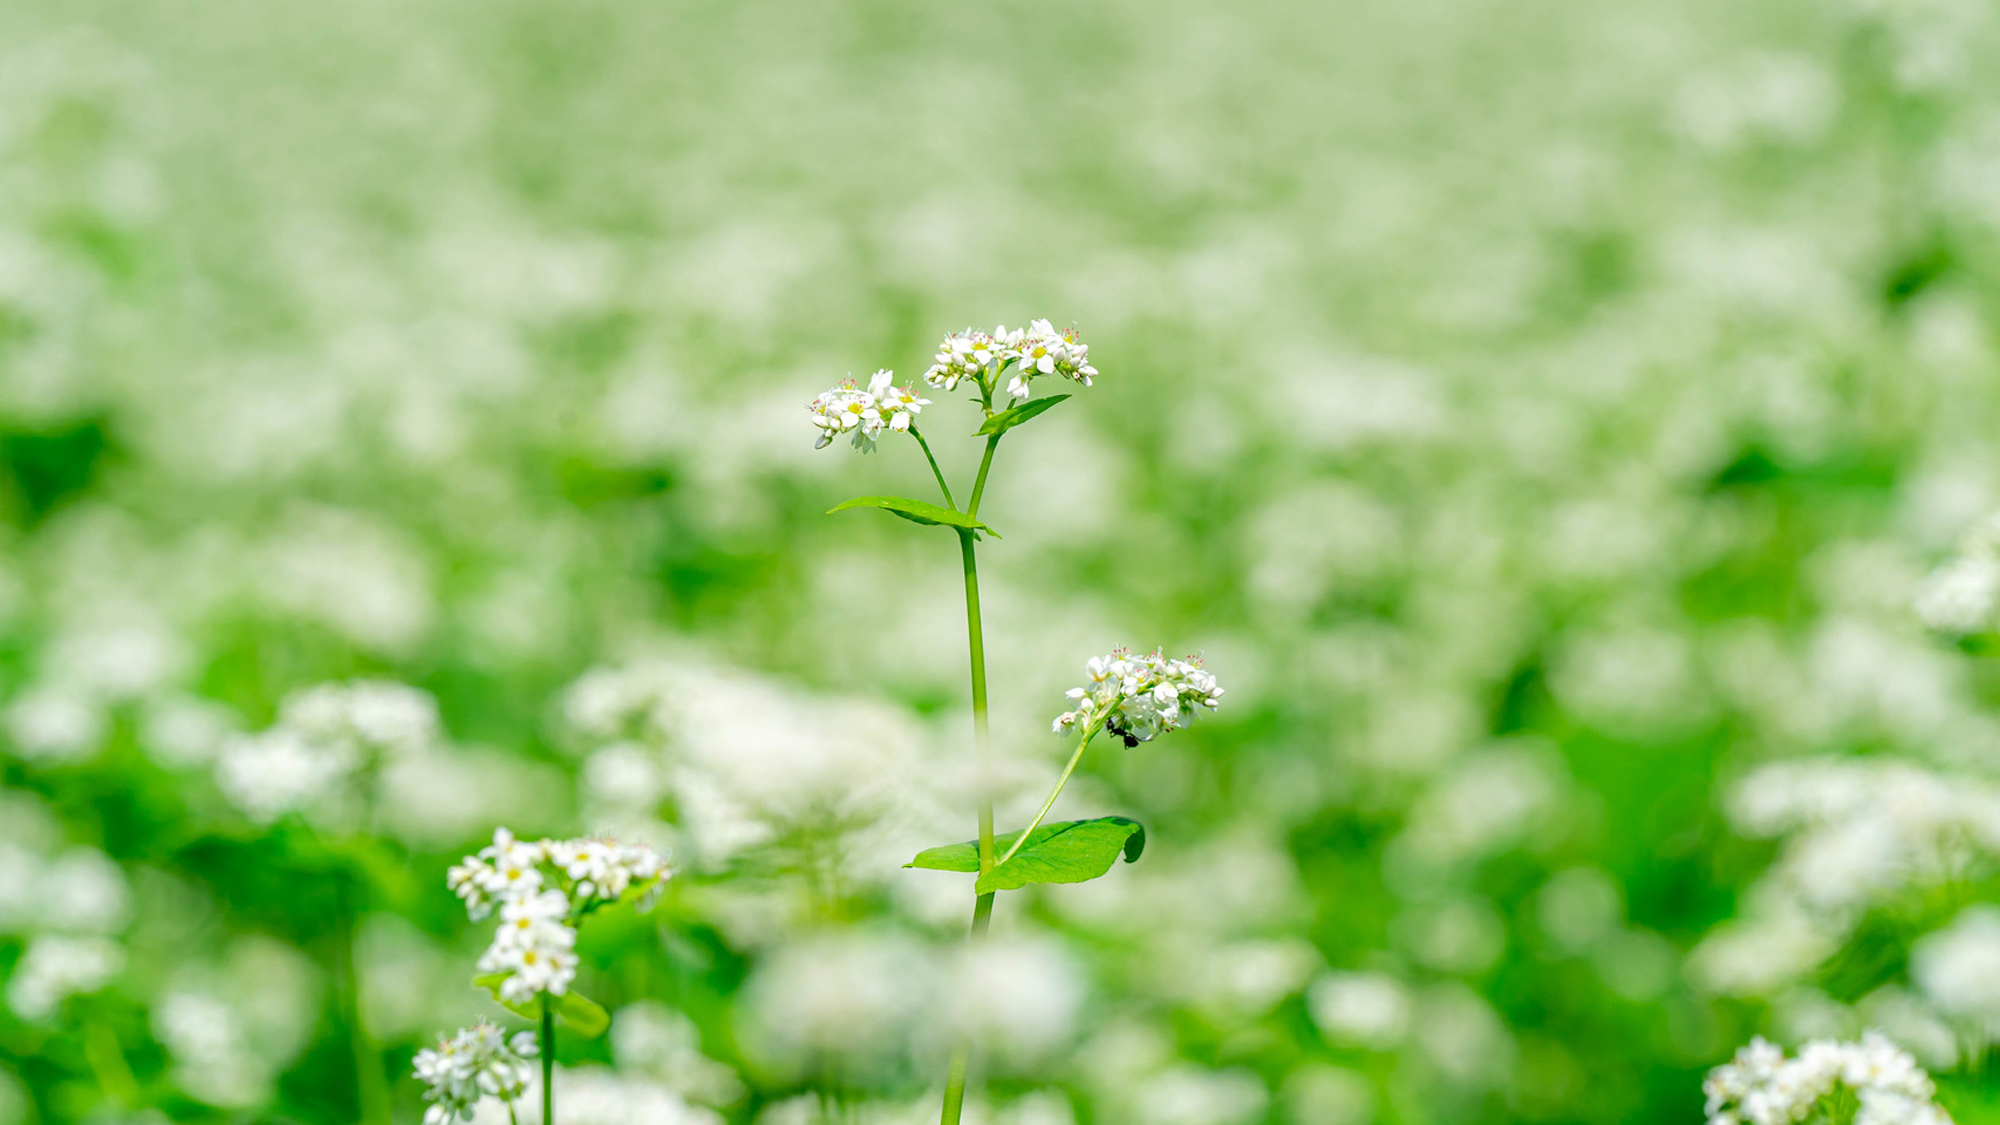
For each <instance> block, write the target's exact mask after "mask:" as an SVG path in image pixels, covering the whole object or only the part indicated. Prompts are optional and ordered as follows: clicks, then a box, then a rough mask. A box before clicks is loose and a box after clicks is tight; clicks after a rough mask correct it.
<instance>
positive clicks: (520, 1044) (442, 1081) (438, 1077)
mask: <svg viewBox="0 0 2000 1125" xmlns="http://www.w3.org/2000/svg"><path fill="white" fill-rule="evenodd" d="M537 1053H538V1049H537V1047H536V1044H535V1037H534V1035H532V1034H531V1033H529V1032H526V1031H520V1032H516V1033H514V1036H513V1038H512V1039H511V1040H510V1039H508V1038H507V1037H505V1036H504V1035H503V1034H502V1033H501V1031H500V1029H499V1028H497V1027H495V1026H493V1025H492V1024H490V1023H481V1024H475V1025H473V1026H472V1027H468V1028H464V1029H462V1030H461V1031H459V1033H458V1034H456V1035H454V1036H451V1037H450V1038H448V1039H441V1040H439V1041H438V1045H437V1046H435V1047H426V1048H425V1049H423V1050H421V1051H418V1052H417V1057H416V1059H415V1060H414V1066H415V1069H416V1072H417V1079H418V1080H419V1081H421V1082H423V1084H424V1086H425V1087H426V1088H425V1090H424V1100H425V1101H427V1102H430V1103H431V1104H430V1106H429V1107H428V1108H427V1109H425V1110H424V1125H452V1123H453V1122H456V1121H470V1120H472V1119H473V1117H474V1116H475V1115H476V1114H477V1112H478V1110H479V1103H480V1101H481V1100H483V1099H485V1098H489V1097H491V1098H498V1099H500V1100H501V1101H502V1102H512V1101H514V1100H515V1099H516V1098H519V1097H521V1096H522V1095H523V1094H524V1093H526V1092H527V1089H528V1082H529V1080H530V1079H531V1078H532V1077H533V1075H534V1068H533V1067H532V1066H530V1065H529V1063H528V1060H529V1059H532V1058H534V1057H535V1056H536V1055H537Z"/></svg>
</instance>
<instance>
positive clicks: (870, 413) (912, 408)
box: [808, 370, 931, 453]
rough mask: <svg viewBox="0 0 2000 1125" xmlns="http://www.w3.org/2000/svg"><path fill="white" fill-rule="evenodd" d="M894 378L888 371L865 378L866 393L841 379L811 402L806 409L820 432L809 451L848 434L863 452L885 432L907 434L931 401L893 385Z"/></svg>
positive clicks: (822, 447) (872, 445)
mask: <svg viewBox="0 0 2000 1125" xmlns="http://www.w3.org/2000/svg"><path fill="white" fill-rule="evenodd" d="M895 378H896V375H895V373H894V372H892V371H888V370H881V371H877V372H875V374H873V375H871V376H869V378H868V389H867V390H862V389H861V388H860V387H859V386H857V385H856V384H855V382H854V380H852V379H843V380H841V382H840V384H839V385H838V386H836V387H834V388H833V389H832V390H830V391H827V392H826V393H825V394H823V395H820V396H819V397H818V398H816V399H814V400H813V401H812V404H811V405H810V406H809V407H808V409H810V410H811V411H812V415H813V418H812V422H813V425H815V426H817V427H819V431H820V433H819V440H818V441H817V442H815V443H814V444H813V448H814V449H824V448H826V447H827V446H829V445H831V444H833V439H834V438H835V437H836V436H838V435H840V434H848V435H851V436H852V437H853V439H854V447H855V448H856V449H859V450H861V451H862V452H864V453H866V452H868V451H870V450H872V449H874V448H875V441H876V439H878V438H880V437H881V436H882V433H883V431H885V430H887V431H891V432H894V433H899V434H902V433H908V432H909V430H910V426H911V425H912V424H914V422H915V420H916V416H917V415H918V414H919V413H921V412H922V411H923V408H924V407H926V406H929V405H930V401H931V400H929V399H927V398H919V397H917V395H916V393H915V392H914V391H912V390H911V389H910V388H909V387H897V386H893V385H892V384H893V383H894V381H895Z"/></svg>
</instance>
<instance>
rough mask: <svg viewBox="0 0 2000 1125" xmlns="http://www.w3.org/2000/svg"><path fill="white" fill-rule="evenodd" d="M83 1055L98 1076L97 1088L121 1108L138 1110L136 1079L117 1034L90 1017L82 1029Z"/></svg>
mask: <svg viewBox="0 0 2000 1125" xmlns="http://www.w3.org/2000/svg"><path fill="white" fill-rule="evenodd" d="M83 1057H84V1061H86V1062H88V1063H89V1064H90V1071H91V1074H92V1075H94V1076H95V1077H96V1078H97V1087H98V1089H100V1090H102V1091H104V1092H105V1093H106V1094H109V1095H110V1096H111V1100H112V1101H114V1102H117V1103H118V1105H119V1106H120V1107H122V1108H124V1109H138V1108H139V1104H140V1103H141V1102H142V1101H143V1100H144V1095H143V1094H142V1093H140V1091H139V1080H138V1079H137V1078H135V1077H133V1074H132V1066H131V1064H130V1063H127V1062H126V1061H125V1049H124V1048H123V1047H120V1046H119V1045H118V1033H117V1032H115V1031H112V1030H111V1029H110V1028H109V1027H107V1026H105V1025H104V1024H102V1023H98V1022H96V1021H95V1020H93V1021H92V1022H91V1023H90V1025H89V1026H88V1027H86V1028H85V1029H84V1032H83Z"/></svg>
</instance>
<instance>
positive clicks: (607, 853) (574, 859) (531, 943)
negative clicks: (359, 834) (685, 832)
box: [446, 828, 669, 1004]
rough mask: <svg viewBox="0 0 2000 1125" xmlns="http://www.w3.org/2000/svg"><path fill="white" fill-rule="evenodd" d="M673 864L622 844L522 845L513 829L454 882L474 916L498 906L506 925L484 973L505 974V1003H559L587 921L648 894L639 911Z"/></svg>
mask: <svg viewBox="0 0 2000 1125" xmlns="http://www.w3.org/2000/svg"><path fill="white" fill-rule="evenodd" d="M668 876H669V873H668V871H667V865H666V861H665V860H664V859H662V858H661V857H660V856H659V854H658V853H656V852H654V851H653V850H652V849H651V848H648V847H646V846H644V845H642V844H621V843H618V842H617V841H615V840H600V839H594V838H585V839H579V840H539V841H535V842H532V843H531V842H528V841H525V840H517V839H515V838H514V834H513V833H511V832H509V831H507V830H506V829H505V828H499V829H495V830H494V832H493V842H492V843H491V844H489V845H487V846H486V847H484V848H481V849H480V850H479V853H478V854H477V855H469V856H466V857H465V859H464V861H463V862H461V863H459V864H458V865H457V866H455V867H453V868H452V869H451V872H450V874H449V875H448V876H447V877H446V882H447V883H448V884H449V885H450V887H451V889H452V891H453V892H454V893H455V894H457V895H458V897H459V898H461V899H463V900H464V901H465V908H466V912H467V913H469V914H470V915H471V916H472V917H473V918H475V919H478V918H484V917H486V916H487V915H489V914H491V913H492V912H493V910H494V908H495V907H498V908H499V910H500V926H499V928H498V929H497V930H495V931H494V934H493V944H492V945H491V946H489V947H488V948H487V950H486V952H485V954H484V955H482V956H481V957H480V958H479V971H480V972H482V973H503V974H505V978H504V979H503V980H502V981H501V982H500V986H499V988H500V996H501V998H502V999H504V1000H506V1001H508V1002H510V1003H516V1004H519V1003H526V1002H527V1001H528V1000H530V999H532V998H533V997H534V996H535V995H536V994H537V993H542V992H548V993H551V994H554V995H557V996H560V995H562V994H563V993H564V992H565V991H567V990H568V988H569V984H570V981H572V980H574V979H575V978H576V923H577V922H578V921H579V920H581V919H582V917H583V916H584V915H585V914H588V913H589V912H590V911H592V910H594V909H596V908H597V907H599V906H603V905H605V904H607V903H612V902H616V901H618V900H619V899H620V898H622V897H624V896H625V895H626V894H627V893H628V892H630V891H632V890H634V889H637V890H639V891H640V896H639V909H641V910H645V909H648V908H650V907H651V906H652V905H653V903H654V902H656V901H657V900H658V898H659V895H660V893H661V892H662V891H664V890H665V889H666V881H667V878H668Z"/></svg>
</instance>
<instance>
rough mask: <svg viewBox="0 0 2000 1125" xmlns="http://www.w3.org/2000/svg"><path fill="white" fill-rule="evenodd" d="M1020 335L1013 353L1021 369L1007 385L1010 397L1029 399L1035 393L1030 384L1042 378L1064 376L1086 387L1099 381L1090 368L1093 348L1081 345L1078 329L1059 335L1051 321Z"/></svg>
mask: <svg viewBox="0 0 2000 1125" xmlns="http://www.w3.org/2000/svg"><path fill="white" fill-rule="evenodd" d="M1017 335H1018V336H1019V339H1018V341H1016V342H1015V343H1014V345H1013V350H1014V352H1015V354H1016V357H1017V358H1018V359H1019V360H1020V366H1019V367H1017V368H1016V369H1015V373H1014V378H1013V379H1011V380H1009V381H1008V383H1007V393H1008V395H1009V396H1011V397H1013V398H1015V399H1025V398H1027V397H1028V396H1029V394H1030V393H1032V392H1031V391H1030V389H1029V384H1030V383H1031V382H1032V381H1033V380H1034V378H1035V377H1036V376H1038V375H1061V376H1062V377H1063V378H1065V379H1070V380H1072V381H1074V382H1078V383H1081V384H1083V385H1084V386H1086V387H1088V386H1090V382H1091V380H1092V379H1093V378H1095V377H1096V375H1097V368H1095V367H1092V366H1091V365H1090V346H1089V345H1088V344H1083V343H1079V342H1078V341H1077V338H1076V330H1075V329H1073V328H1066V329H1063V330H1062V331H1060V332H1058V331H1056V329H1055V327H1054V326H1053V325H1051V324H1050V323H1049V322H1048V321H1046V320H1037V321H1034V322H1032V323H1031V324H1029V325H1028V327H1027V329H1026V330H1025V331H1023V332H1020V333H1018V334H1017Z"/></svg>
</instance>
